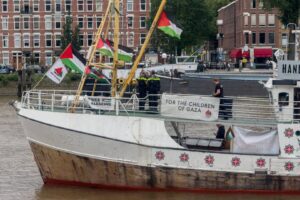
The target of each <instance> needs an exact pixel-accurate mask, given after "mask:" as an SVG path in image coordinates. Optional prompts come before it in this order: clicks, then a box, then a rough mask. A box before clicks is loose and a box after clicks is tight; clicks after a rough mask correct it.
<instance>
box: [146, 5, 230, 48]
mask: <svg viewBox="0 0 300 200" xmlns="http://www.w3.org/2000/svg"><path fill="white" fill-rule="evenodd" d="M230 1H231V0H188V1H183V0H172V1H168V3H167V5H166V7H165V11H166V12H167V14H168V17H169V18H170V19H171V21H172V22H173V23H175V24H176V25H177V26H179V27H180V28H182V29H183V33H182V35H181V40H178V39H176V38H171V37H168V36H167V35H165V34H164V33H162V32H161V31H159V30H156V31H155V33H154V35H153V39H152V46H153V47H154V48H155V49H158V50H163V51H164V52H167V53H172V54H174V53H175V49H177V50H178V51H177V53H178V54H180V51H181V50H182V49H190V48H191V47H196V48H197V47H200V46H201V45H203V43H204V41H206V40H210V39H215V37H216V33H217V27H216V18H217V10H218V9H219V8H220V7H221V6H223V5H225V4H227V3H228V2H230ZM160 3H161V0H152V2H151V5H152V8H151V18H150V21H151V22H152V21H153V19H154V16H155V14H156V12H157V9H158V7H159V5H160Z"/></svg>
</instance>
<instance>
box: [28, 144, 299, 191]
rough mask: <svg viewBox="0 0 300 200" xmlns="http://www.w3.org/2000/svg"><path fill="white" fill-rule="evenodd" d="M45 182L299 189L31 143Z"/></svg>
mask: <svg viewBox="0 0 300 200" xmlns="http://www.w3.org/2000/svg"><path fill="white" fill-rule="evenodd" d="M30 145H31V149H32V151H33V154H34V157H35V160H36V163H37V165H38V167H39V169H40V172H41V175H42V178H43V180H44V182H45V183H46V184H47V183H63V184H71V185H84V186H92V187H101V188H102V187H103V188H121V189H122V188H123V189H145V190H147V189H156V190H186V191H205V190H211V191H213V190H219V191H228V190H229V191H241V190H242V191H247V190H248V191H256V192H259V191H260V192H266V191H268V192H270V191H273V192H299V191H300V178H299V177H291V176H286V177H282V176H272V175H267V174H264V173H256V174H246V173H233V172H215V171H204V170H190V169H176V168H169V167H145V166H138V165H131V164H125V163H119V162H111V161H105V160H99V159H94V158H88V157H83V156H77V155H72V154H70V153H65V152H62V151H59V150H54V149H51V148H48V147H46V146H43V145H40V144H37V143H34V142H30Z"/></svg>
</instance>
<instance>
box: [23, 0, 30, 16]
mask: <svg viewBox="0 0 300 200" xmlns="http://www.w3.org/2000/svg"><path fill="white" fill-rule="evenodd" d="M22 12H23V13H24V14H30V12H31V8H30V2H29V0H24V2H23V10H22Z"/></svg>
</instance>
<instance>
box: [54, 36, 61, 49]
mask: <svg viewBox="0 0 300 200" xmlns="http://www.w3.org/2000/svg"><path fill="white" fill-rule="evenodd" d="M60 46H61V35H59V34H57V35H55V47H60Z"/></svg>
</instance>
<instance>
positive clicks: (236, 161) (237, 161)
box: [231, 157, 241, 167]
mask: <svg viewBox="0 0 300 200" xmlns="http://www.w3.org/2000/svg"><path fill="white" fill-rule="evenodd" d="M231 164H232V166H233V167H238V166H240V165H241V159H240V158H238V157H234V158H232V159H231Z"/></svg>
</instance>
